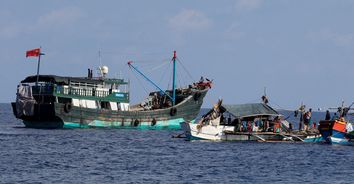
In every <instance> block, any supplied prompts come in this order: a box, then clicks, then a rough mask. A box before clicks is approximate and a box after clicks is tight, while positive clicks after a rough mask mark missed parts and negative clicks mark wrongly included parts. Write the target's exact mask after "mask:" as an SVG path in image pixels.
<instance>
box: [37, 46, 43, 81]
mask: <svg viewBox="0 0 354 184" xmlns="http://www.w3.org/2000/svg"><path fill="white" fill-rule="evenodd" d="M40 48H41V47H40ZM41 55H42V53H41V50H39V56H38V66H37V81H36V86H38V81H39V66H40V64H41Z"/></svg>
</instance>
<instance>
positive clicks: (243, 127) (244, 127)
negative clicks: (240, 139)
mask: <svg viewBox="0 0 354 184" xmlns="http://www.w3.org/2000/svg"><path fill="white" fill-rule="evenodd" d="M241 132H247V122H246V121H242V126H241Z"/></svg>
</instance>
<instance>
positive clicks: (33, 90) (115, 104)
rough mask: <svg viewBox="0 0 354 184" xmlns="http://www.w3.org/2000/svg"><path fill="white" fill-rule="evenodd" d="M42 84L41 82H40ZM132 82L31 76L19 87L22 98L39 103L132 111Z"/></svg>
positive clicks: (19, 94) (19, 95)
mask: <svg viewBox="0 0 354 184" xmlns="http://www.w3.org/2000/svg"><path fill="white" fill-rule="evenodd" d="M37 81H38V82H37ZM128 84H129V83H128V82H125V81H124V80H123V79H108V78H102V77H100V78H90V77H61V76H55V75H39V76H38V79H37V76H29V77H27V78H26V79H24V80H23V81H21V83H20V85H19V86H18V91H17V94H18V98H19V97H25V98H32V99H33V100H34V101H35V103H37V104H53V103H54V102H57V103H63V104H66V103H70V104H72V105H73V106H77V107H83V108H92V109H110V110H128V109H129V92H128V90H127V89H128V87H127V85H128Z"/></svg>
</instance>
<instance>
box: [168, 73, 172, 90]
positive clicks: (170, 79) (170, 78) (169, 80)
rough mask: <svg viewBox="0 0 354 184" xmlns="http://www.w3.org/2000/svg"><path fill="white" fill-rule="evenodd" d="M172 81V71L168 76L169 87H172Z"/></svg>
mask: <svg viewBox="0 0 354 184" xmlns="http://www.w3.org/2000/svg"><path fill="white" fill-rule="evenodd" d="M171 81H172V73H170V77H169V78H168V84H167V89H170V84H171ZM171 86H172V85H171Z"/></svg>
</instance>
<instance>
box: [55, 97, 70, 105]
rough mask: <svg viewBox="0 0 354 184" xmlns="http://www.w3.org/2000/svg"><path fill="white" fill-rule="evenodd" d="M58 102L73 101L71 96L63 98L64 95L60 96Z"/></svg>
mask: <svg viewBox="0 0 354 184" xmlns="http://www.w3.org/2000/svg"><path fill="white" fill-rule="evenodd" d="M58 102H59V103H63V104H65V103H71V98H63V97H58Z"/></svg>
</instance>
